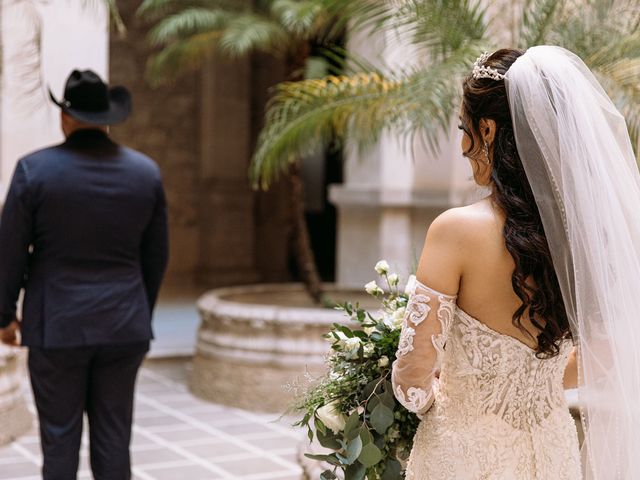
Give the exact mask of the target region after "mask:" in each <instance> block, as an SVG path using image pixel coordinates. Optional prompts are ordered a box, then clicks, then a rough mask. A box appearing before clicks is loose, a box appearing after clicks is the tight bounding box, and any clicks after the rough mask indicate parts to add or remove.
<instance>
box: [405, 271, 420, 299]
mask: <svg viewBox="0 0 640 480" xmlns="http://www.w3.org/2000/svg"><path fill="white" fill-rule="evenodd" d="M416 281H417V280H416V276H415V275H410V276H409V279H408V280H407V285H406V286H405V287H404V293H405V294H407V295H411V294H412V293H413V291H414V290H415V288H416Z"/></svg>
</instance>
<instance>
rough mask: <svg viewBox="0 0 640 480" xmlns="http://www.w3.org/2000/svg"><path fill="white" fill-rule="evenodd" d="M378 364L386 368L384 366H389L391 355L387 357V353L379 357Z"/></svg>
mask: <svg viewBox="0 0 640 480" xmlns="http://www.w3.org/2000/svg"><path fill="white" fill-rule="evenodd" d="M378 366H379V367H380V368H384V367H387V366H389V357H387V356H386V355H383V356H381V357H380V358H379V359H378Z"/></svg>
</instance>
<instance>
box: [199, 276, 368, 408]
mask: <svg viewBox="0 0 640 480" xmlns="http://www.w3.org/2000/svg"><path fill="white" fill-rule="evenodd" d="M326 297H327V298H329V299H331V300H332V303H333V304H335V303H341V302H344V301H345V300H349V301H352V302H354V303H355V302H360V303H361V304H363V305H364V306H365V307H369V308H371V307H375V306H376V304H375V300H374V299H372V298H371V297H369V296H368V295H366V294H365V293H364V292H361V291H354V290H340V289H337V288H335V287H334V286H331V285H328V286H326ZM198 309H199V311H200V315H201V324H200V329H199V331H198V341H197V346H196V354H195V357H194V362H193V372H192V374H191V378H190V388H191V390H192V391H193V392H194V393H195V394H196V395H198V396H200V397H202V398H205V399H207V400H211V401H214V402H217V403H222V404H226V405H231V406H235V407H239V408H245V409H249V410H257V411H264V412H284V411H285V410H286V409H287V407H288V406H289V404H290V403H291V401H292V400H293V397H294V391H293V389H294V388H295V386H296V385H299V384H303V383H305V381H306V375H307V373H308V374H310V375H312V376H317V375H320V374H321V373H322V372H323V371H324V357H325V355H326V354H327V353H328V352H329V343H328V342H327V341H326V340H325V339H324V338H322V335H323V334H325V333H327V332H328V331H329V329H330V328H331V326H332V324H333V323H336V322H338V323H344V322H346V321H348V319H347V317H346V316H345V315H344V314H343V313H342V312H340V311H337V310H334V309H333V308H331V307H323V306H315V305H314V304H313V303H312V301H311V300H310V298H309V297H308V295H307V293H306V292H305V290H304V288H303V286H302V285H299V284H267V285H251V286H242V287H231V288H222V289H217V290H213V291H211V292H208V293H206V294H205V295H203V296H202V297H201V298H200V299H199V300H198Z"/></svg>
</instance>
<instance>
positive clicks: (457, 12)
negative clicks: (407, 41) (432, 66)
mask: <svg viewBox="0 0 640 480" xmlns="http://www.w3.org/2000/svg"><path fill="white" fill-rule="evenodd" d="M404 10H405V19H406V20H405V27H404V28H409V30H410V31H411V34H412V37H413V38H412V43H413V44H414V45H416V46H417V47H418V48H420V49H421V50H420V51H421V53H423V54H425V55H427V56H429V57H431V58H436V59H437V58H445V57H446V56H448V55H449V54H451V53H454V52H456V51H459V50H460V49H461V48H463V47H465V46H466V45H472V44H474V43H477V42H484V41H485V39H486V36H487V11H486V7H485V6H484V5H483V4H482V3H481V2H480V1H479V0H422V1H415V2H408V3H407V6H406V7H405V9H404Z"/></svg>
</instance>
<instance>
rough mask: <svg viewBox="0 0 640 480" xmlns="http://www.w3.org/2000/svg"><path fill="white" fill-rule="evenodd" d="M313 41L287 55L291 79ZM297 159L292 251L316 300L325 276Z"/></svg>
mask: <svg viewBox="0 0 640 480" xmlns="http://www.w3.org/2000/svg"><path fill="white" fill-rule="evenodd" d="M310 50H311V48H310V45H309V44H308V43H307V42H302V43H301V44H300V45H298V48H297V49H296V51H295V53H294V54H293V55H292V57H290V58H289V59H288V65H287V71H288V72H289V74H288V75H287V77H288V79H289V80H290V81H298V80H302V78H303V77H302V75H301V73H302V72H303V70H304V66H305V64H306V61H307V58H308V57H309V53H310ZM301 161H302V160H301V159H298V160H296V162H295V163H293V164H292V165H291V168H290V170H289V182H290V183H291V213H292V215H291V217H292V221H293V243H294V245H293V251H294V256H295V261H296V266H297V267H298V273H299V274H300V277H301V279H302V282H303V283H304V286H305V288H306V289H307V293H308V294H309V296H310V297H311V298H312V299H313V301H314V302H315V303H316V304H320V303H321V302H322V296H323V289H322V280H321V279H320V274H319V273H318V266H317V265H316V259H315V255H314V253H313V249H312V248H311V239H310V238H309V230H308V229H307V219H306V217H305V214H304V184H303V183H302V176H301V173H300V162H301Z"/></svg>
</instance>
